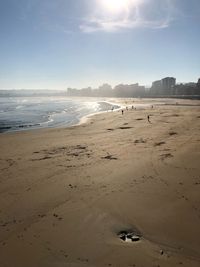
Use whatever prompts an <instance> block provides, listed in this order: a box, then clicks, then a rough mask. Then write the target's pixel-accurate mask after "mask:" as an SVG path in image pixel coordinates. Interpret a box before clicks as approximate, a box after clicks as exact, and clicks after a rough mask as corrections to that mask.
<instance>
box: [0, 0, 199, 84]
mask: <svg viewBox="0 0 200 267" xmlns="http://www.w3.org/2000/svg"><path fill="white" fill-rule="evenodd" d="M199 13H200V2H199V1H197V0H192V1H190V2H188V1H186V0H173V1H172V0H163V1H162V2H161V1H158V0H116V1H113V0H108V1H105V0H87V1H86V0H76V1H72V0H68V1H67V0H58V1H53V0H49V1H46V0H43V1H38V0H35V1H33V0H28V1H27V0H26V1H25V0H21V1H19V2H18V3H16V1H14V0H8V1H6V2H2V3H1V4H0V22H1V23H0V28H1V31H0V33H1V43H0V59H1V60H0V89H13V88H16V89H20V88H24V89H28V88H30V89H36V88H41V89H65V88H67V87H76V88H83V87H87V86H91V87H98V86H99V85H101V84H102V83H105V82H106V83H109V84H111V85H112V86H115V85H117V84H119V83H124V84H131V83H135V82H138V83H139V84H142V85H145V86H149V87H150V86H151V83H152V82H153V81H155V80H159V79H162V78H163V77H167V76H173V77H176V79H177V83H180V82H183V83H186V82H197V80H198V78H199V76H200V73H199V70H200V60H199V59H200V51H199V41H200V36H199V26H200V16H199Z"/></svg>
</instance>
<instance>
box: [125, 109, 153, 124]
mask: <svg viewBox="0 0 200 267" xmlns="http://www.w3.org/2000/svg"><path fill="white" fill-rule="evenodd" d="M151 108H153V106H151ZM132 109H136V108H134V106H132ZM126 110H128V107H126ZM121 112H122V115H124V110H123V109H122V110H121ZM147 121H148V122H149V123H151V121H150V115H147Z"/></svg>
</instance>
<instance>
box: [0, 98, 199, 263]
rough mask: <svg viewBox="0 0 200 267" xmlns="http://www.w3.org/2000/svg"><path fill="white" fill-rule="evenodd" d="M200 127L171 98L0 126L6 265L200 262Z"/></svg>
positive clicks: (0, 245) (0, 217)
mask: <svg viewBox="0 0 200 267" xmlns="http://www.w3.org/2000/svg"><path fill="white" fill-rule="evenodd" d="M183 103H184V101H183ZM193 103H194V102H193ZM197 103H199V102H198V101H197ZM128 104H131V103H130V102H129V103H128ZM148 115H150V123H149V122H148V120H147V116H148ZM199 131H200V106H184V105H183V106H181V105H178V106H176V105H166V106H154V108H153V109H151V108H150V107H146V108H145V109H141V110H132V109H129V110H128V111H126V110H125V111H124V115H122V114H121V111H117V112H107V113H104V114H99V115H95V116H93V117H91V118H90V119H89V120H88V121H87V123H84V124H81V125H78V126H74V127H71V128H64V129H45V130H34V131H27V132H17V133H8V134H1V135H0V147H1V154H0V163H1V165H0V169H1V170H0V173H1V178H0V266H1V267H27V266H28V267H36V266H37V267H38V266H41V267H49V266H50V267H51V266H52V267H53V266H56V267H57V266H59V267H60V266H62V267H65V266H72V267H73V266H80V267H81V266H97V267H100V266H120V267H125V266H127V267H131V266H132V267H133V266H135V267H147V266H148V267H151V266H152V267H158V266H160V267H165V266H188V267H193V266H194V267H197V266H200V238H199V237H200V227H199V225H200V193H199V192H200V164H199V159H200V136H199ZM123 233H126V237H127V235H128V234H130V235H131V236H136V237H137V238H136V239H134V240H133V241H132V240H131V236H130V238H128V239H127V238H124V239H125V240H123V238H120V237H121V236H120V235H121V234H123ZM126 241H128V242H126Z"/></svg>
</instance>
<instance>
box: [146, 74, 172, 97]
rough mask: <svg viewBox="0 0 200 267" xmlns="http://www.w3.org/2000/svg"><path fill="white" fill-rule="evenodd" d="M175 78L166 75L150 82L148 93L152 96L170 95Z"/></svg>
mask: <svg viewBox="0 0 200 267" xmlns="http://www.w3.org/2000/svg"><path fill="white" fill-rule="evenodd" d="M175 84H176V79H175V78H174V77H166V78H163V79H161V80H158V81H154V82H153V83H152V86H151V89H150V94H151V95H152V96H158V95H162V96H170V95H173V92H174V86H175Z"/></svg>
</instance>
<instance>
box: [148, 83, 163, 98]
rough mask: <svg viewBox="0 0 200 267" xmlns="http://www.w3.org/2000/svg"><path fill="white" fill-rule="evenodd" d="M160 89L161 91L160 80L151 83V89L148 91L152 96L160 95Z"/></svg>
mask: <svg viewBox="0 0 200 267" xmlns="http://www.w3.org/2000/svg"><path fill="white" fill-rule="evenodd" d="M161 89H162V81H161V80H158V81H155V82H152V87H151V89H150V91H151V94H152V95H157V94H160V92H161Z"/></svg>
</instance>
